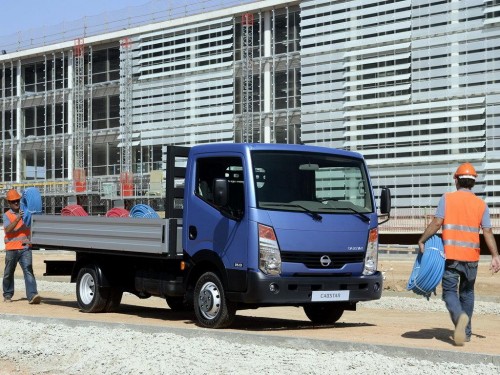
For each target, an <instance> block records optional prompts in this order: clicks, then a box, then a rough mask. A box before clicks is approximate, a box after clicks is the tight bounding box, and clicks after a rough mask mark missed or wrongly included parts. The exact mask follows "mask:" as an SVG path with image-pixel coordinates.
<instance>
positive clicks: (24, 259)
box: [3, 249, 38, 301]
mask: <svg viewBox="0 0 500 375" xmlns="http://www.w3.org/2000/svg"><path fill="white" fill-rule="evenodd" d="M18 262H19V265H20V266H21V269H22V270H23V274H24V283H25V285H26V297H27V298H28V301H30V300H31V299H32V298H33V296H34V295H35V294H38V291H37V287H36V280H35V276H34V275H33V255H32V253H31V249H23V250H7V251H6V252H5V270H4V272H3V296H4V297H10V298H12V296H14V272H15V271H16V266H17V263H18Z"/></svg>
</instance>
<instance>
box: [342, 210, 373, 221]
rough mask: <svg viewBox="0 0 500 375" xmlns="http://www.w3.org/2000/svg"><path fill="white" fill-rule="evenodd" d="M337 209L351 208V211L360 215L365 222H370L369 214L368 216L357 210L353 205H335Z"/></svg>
mask: <svg viewBox="0 0 500 375" xmlns="http://www.w3.org/2000/svg"><path fill="white" fill-rule="evenodd" d="M335 209H336V210H349V211H351V212H354V213H355V214H357V215H359V217H360V218H361V220H363V221H364V222H366V223H369V222H370V218H369V217H368V216H366V215H365V214H364V213H362V212H359V211H358V210H355V209H354V208H352V207H335Z"/></svg>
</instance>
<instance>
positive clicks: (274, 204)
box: [269, 203, 323, 221]
mask: <svg viewBox="0 0 500 375" xmlns="http://www.w3.org/2000/svg"><path fill="white" fill-rule="evenodd" d="M269 205H272V206H278V207H297V208H302V209H303V210H304V212H305V213H306V214H308V215H309V216H311V217H312V218H313V220H314V221H321V220H322V219H323V216H321V215H320V214H318V213H317V212H314V211H311V210H310V209H308V208H305V207H304V206H302V205H300V204H296V203H269Z"/></svg>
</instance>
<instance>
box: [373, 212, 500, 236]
mask: <svg viewBox="0 0 500 375" xmlns="http://www.w3.org/2000/svg"><path fill="white" fill-rule="evenodd" d="M435 212H436V208H435V207H433V208H430V207H429V208H420V207H415V208H396V209H393V210H392V211H391V219H390V220H389V221H388V222H386V223H384V224H382V225H381V226H380V232H381V233H422V232H423V231H424V229H425V228H426V227H427V225H428V224H429V223H430V222H431V221H432V219H433V218H434V213H435ZM490 219H491V225H492V228H493V231H494V232H495V233H500V208H490Z"/></svg>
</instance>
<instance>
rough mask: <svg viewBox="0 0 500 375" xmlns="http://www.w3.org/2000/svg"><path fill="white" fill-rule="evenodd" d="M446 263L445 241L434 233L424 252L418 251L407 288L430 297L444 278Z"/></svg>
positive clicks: (426, 243)
mask: <svg viewBox="0 0 500 375" xmlns="http://www.w3.org/2000/svg"><path fill="white" fill-rule="evenodd" d="M444 264H445V256H444V247H443V241H441V238H440V237H439V236H437V235H433V236H432V237H431V238H429V239H428V240H427V241H426V242H425V246H424V253H423V254H422V253H421V252H419V253H418V255H417V259H416V260H415V264H414V265H413V271H412V273H411V275H410V279H409V280H408V284H407V286H406V289H407V290H411V291H413V292H414V293H416V294H419V295H422V296H424V297H426V298H427V299H429V297H430V296H431V294H432V293H433V292H434V294H436V287H437V286H438V285H439V283H440V282H441V279H442V278H443V274H444Z"/></svg>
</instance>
